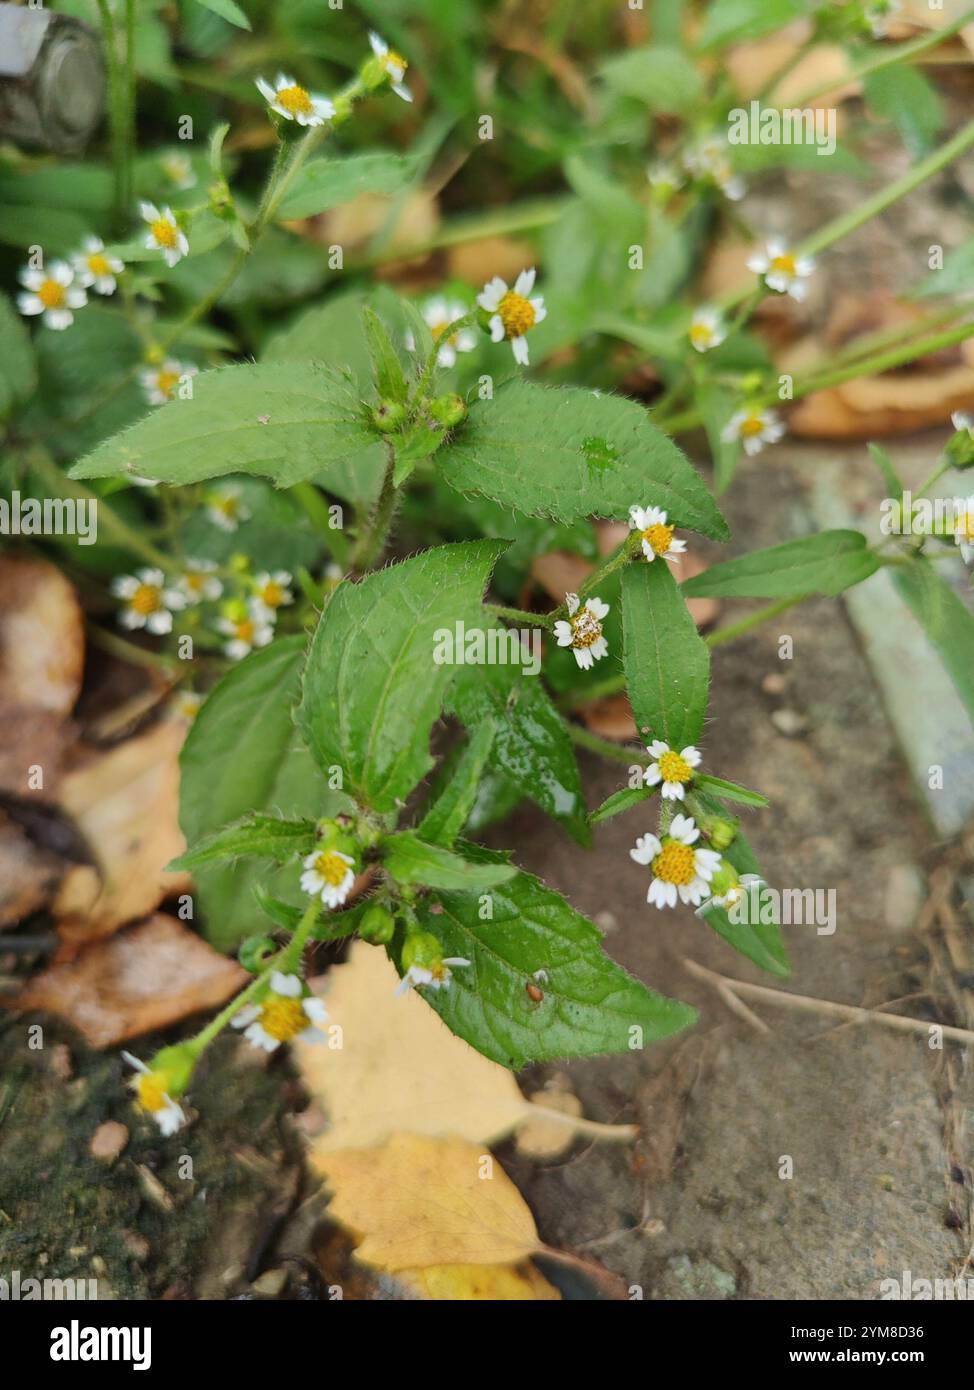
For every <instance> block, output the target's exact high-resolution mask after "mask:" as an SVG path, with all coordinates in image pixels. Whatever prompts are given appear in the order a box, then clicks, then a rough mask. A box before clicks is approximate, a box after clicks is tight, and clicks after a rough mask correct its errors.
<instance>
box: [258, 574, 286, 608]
mask: <svg viewBox="0 0 974 1390" xmlns="http://www.w3.org/2000/svg"><path fill="white" fill-rule="evenodd" d="M260 599H261V602H262V603H266V605H267V607H268V608H280V606H281V604H282V603H283V602H284V590H283V589H282V587H281V585H280V584H277V583H275V581H274V580H273V579H272V580H271V581H270V583H269V584H265V585H264V587H263V588H262V589H261V590H260Z"/></svg>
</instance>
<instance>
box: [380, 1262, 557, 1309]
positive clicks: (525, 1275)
mask: <svg viewBox="0 0 974 1390" xmlns="http://www.w3.org/2000/svg"><path fill="white" fill-rule="evenodd" d="M396 1280H397V1282H398V1283H400V1284H405V1285H406V1287H407V1288H408V1289H410V1291H411V1292H412V1293H415V1294H417V1295H418V1296H419V1297H420V1298H423V1299H429V1300H431V1301H436V1302H446V1303H469V1302H471V1301H475V1302H489V1303H499V1302H504V1303H508V1302H511V1301H521V1302H533V1303H541V1302H550V1301H553V1300H555V1299H560V1298H561V1294H560V1293H559V1292H558V1290H557V1289H556V1288H555V1287H554V1285H553V1284H549V1283H548V1281H547V1279H546V1278H545V1277H544V1275H543V1274H542V1273H541V1272H540V1271H539V1270H538V1269H536V1268H535V1266H534V1265H533V1264H531V1262H530V1261H529V1260H527V1261H525V1263H524V1264H520V1265H433V1266H431V1267H430V1268H429V1269H402V1270H400V1271H399V1273H398V1274H397V1275H396Z"/></svg>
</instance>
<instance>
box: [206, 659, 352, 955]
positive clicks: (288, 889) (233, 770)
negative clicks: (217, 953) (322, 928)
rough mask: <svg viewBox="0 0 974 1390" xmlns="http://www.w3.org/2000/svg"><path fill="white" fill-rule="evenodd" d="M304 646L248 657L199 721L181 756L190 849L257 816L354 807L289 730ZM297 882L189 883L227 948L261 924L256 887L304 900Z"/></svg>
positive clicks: (253, 869) (280, 873) (238, 876)
mask: <svg viewBox="0 0 974 1390" xmlns="http://www.w3.org/2000/svg"><path fill="white" fill-rule="evenodd" d="M304 647H305V643H304V638H303V637H302V636H300V635H299V636H295V637H283V638H280V639H278V640H277V641H276V642H273V643H271V645H270V646H268V647H264V648H263V650H261V651H257V652H253V653H251V655H250V656H248V657H246V658H245V659H244V660H243V661H241V662H240V663H239V665H237V666H234V667H233V669H232V670H231V671H229V672H228V674H227V675H226V676H224V678H223V680H222V681H220V683H219V685H217V686H216V688H215V689H214V690H213V692H212V693H211V695H210V696H209V698H208V699H207V700H206V702H205V703H204V705H203V708H202V709H201V710H200V712H199V714H198V716H197V717H196V720H195V721H194V723H193V726H192V728H191V729H190V732H189V737H188V738H187V740H186V743H185V745H184V746H183V751H182V755H181V757H180V766H181V768H182V783H181V787H180V825H181V827H182V830H183V833H184V835H185V836H186V841H187V844H188V845H189V846H190V848H191V849H192V847H194V846H195V845H197V844H198V843H199V842H200V841H201V840H203V839H204V838H205V837H206V836H208V835H212V834H214V833H215V832H217V831H218V830H220V829H222V828H223V827H224V826H225V825H228V824H229V823H231V822H233V821H237V820H239V819H240V818H241V817H242V816H246V815H249V814H253V813H254V812H260V811H265V812H268V813H273V814H275V815H281V816H288V817H296V816H301V817H315V818H317V817H319V816H327V815H336V814H337V813H338V812H339V811H344V810H348V809H350V802H349V801H348V799H347V797H344V796H343V795H342V794H341V793H340V792H335V791H331V790H330V789H329V788H328V786H327V784H326V783H325V781H324V779H323V778H322V776H321V774H320V773H319V771H318V769H317V767H316V766H315V763H314V761H313V760H312V758H311V755H310V754H309V753H308V751H307V749H306V748H305V747H304V745H303V744H302V743H301V741H300V739H299V738H298V736H297V732H296V730H295V728H294V723H293V720H292V717H291V707H292V704H293V703H294V700H295V699H296V697H297V695H298V692H299V689H300V680H301V667H302V665H303V662H304ZM299 877H300V875H299V874H298V873H297V872H296V870H295V868H294V867H292V866H287V867H285V868H280V869H276V870H275V869H270V868H268V869H264V868H263V866H262V865H260V864H235V865H231V866H224V867H215V866H214V867H206V868H203V869H201V870H200V871H199V872H198V873H197V874H196V875H195V879H196V886H197V889H198V895H199V903H200V906H201V908H202V911H203V914H204V917H205V931H206V935H207V937H208V938H209V940H211V941H212V942H213V943H214V944H215V945H216V946H218V947H219V948H220V949H224V950H226V949H229V948H230V947H232V946H233V945H234V944H235V943H236V942H238V941H240V940H242V939H243V938H244V937H245V936H249V935H250V934H251V933H252V932H253V931H254V930H256V929H257V928H258V927H259V925H260V924H259V922H257V921H255V918H256V908H255V906H254V901H253V894H252V887H253V885H254V884H255V883H257V882H258V881H259V882H261V883H262V884H263V885H264V887H265V888H266V889H267V891H269V892H276V893H278V894H279V895H282V896H287V895H288V894H289V893H290V894H291V895H292V896H293V897H294V898H295V900H296V901H301V898H302V896H303V895H302V894H301V893H300V889H299V886H298V880H299Z"/></svg>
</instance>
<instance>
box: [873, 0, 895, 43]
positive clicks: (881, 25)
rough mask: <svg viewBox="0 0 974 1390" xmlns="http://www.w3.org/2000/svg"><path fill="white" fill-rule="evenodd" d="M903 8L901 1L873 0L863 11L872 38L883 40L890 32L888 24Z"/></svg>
mask: <svg viewBox="0 0 974 1390" xmlns="http://www.w3.org/2000/svg"><path fill="white" fill-rule="evenodd" d="M902 8H903V6H902V3H901V0H874V3H873V4H870V5H867V6H866V10H865V19H866V23H867V24H868V25H869V27H870V29H871V30H872V33H873V37H874V38H877V39H884V38H885V37H886V35H887V34H888V33H889V30H890V22H891V21H892V20H893V19H894V18H895V16H896V15H897V14H898V13H899V11H900V10H901V9H902Z"/></svg>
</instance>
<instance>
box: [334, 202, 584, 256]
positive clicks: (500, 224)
mask: <svg viewBox="0 0 974 1390" xmlns="http://www.w3.org/2000/svg"><path fill="white" fill-rule="evenodd" d="M570 202H571V198H570V197H569V196H567V195H561V196H559V197H556V198H545V199H539V200H538V201H534V202H525V203H515V204H514V205H513V207H504V208H495V209H492V210H490V211H489V212H486V213H472V214H467V215H464V216H461V217H455V218H451V219H450V220H449V221H447V222H445V223H443V225H442V226H441V227H440V228H438V230H437V231H436V232H435V233H434V234H433V236H431V237H428V238H426V239H425V240H423V241H415V242H412V243H410V244H408V245H400V244H396V245H395V246H391V247H389V248H388V249H384V250H382V251H381V252H379V253H377V254H375V255H369V256H364V257H362V258H361V259H359V258H355V259H354V260H349V261H348V262H346V268H347V269H349V270H372V269H374V268H375V267H376V266H380V265H383V264H385V262H386V261H390V260H400V259H408V260H412V259H415V258H417V257H420V256H428V255H431V254H432V253H433V252H434V251H444V250H446V249H448V248H449V247H451V246H460V245H463V243H464V242H468V241H479V240H480V239H481V238H486V237H496V236H514V235H517V234H518V233H520V232H533V231H540V230H541V229H542V228H544V227H548V226H550V225H551V224H552V223H553V222H556V221H557V220H558V218H559V217H560V216H561V214H562V212H564V210H565V208H566V207H568V205H569V203H570Z"/></svg>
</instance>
